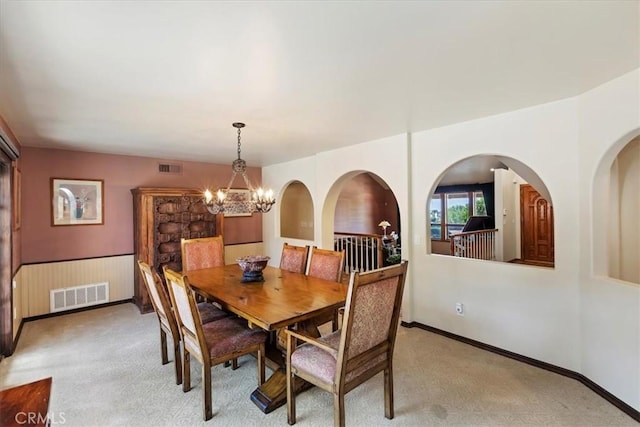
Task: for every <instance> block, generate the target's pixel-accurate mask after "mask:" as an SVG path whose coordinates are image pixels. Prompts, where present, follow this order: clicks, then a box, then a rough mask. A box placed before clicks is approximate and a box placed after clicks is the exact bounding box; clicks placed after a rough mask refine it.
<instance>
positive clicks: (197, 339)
mask: <svg viewBox="0 0 640 427" xmlns="http://www.w3.org/2000/svg"><path fill="white" fill-rule="evenodd" d="M163 269H164V278H165V280H166V281H167V287H168V288H169V295H171V302H172V303H173V307H174V309H175V312H176V320H177V322H178V328H179V330H180V335H181V336H182V342H183V343H184V345H185V346H186V348H188V351H189V353H192V354H194V355H195V356H196V357H197V358H198V359H200V360H202V357H204V356H208V354H209V352H208V351H207V350H206V344H205V340H204V333H203V331H202V319H200V313H199V312H198V306H197V304H196V300H195V296H194V293H193V290H192V289H191V286H190V285H189V280H188V279H187V276H184V275H181V274H178V273H176V272H175V271H173V270H171V269H170V268H168V267H167V266H166V265H165V266H164V267H163Z"/></svg>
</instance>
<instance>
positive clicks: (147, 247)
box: [131, 187, 223, 313]
mask: <svg viewBox="0 0 640 427" xmlns="http://www.w3.org/2000/svg"><path fill="white" fill-rule="evenodd" d="M131 193H132V194H133V219H134V220H133V236H134V238H133V245H134V252H135V259H134V262H137V260H139V259H140V260H142V261H144V262H146V263H147V264H149V265H150V266H152V268H154V269H155V270H156V271H157V272H158V273H160V275H162V267H163V266H164V265H168V266H169V268H171V269H172V270H176V271H181V270H182V256H181V252H180V239H182V238H185V239H191V238H197V237H211V236H217V235H220V234H222V221H223V215H222V214H218V215H214V214H211V213H209V211H208V210H207V208H206V206H205V205H204V203H203V202H202V192H201V191H199V190H194V189H191V188H156V187H138V188H134V189H132V190H131ZM133 301H134V303H135V304H136V305H137V306H138V308H139V309H140V312H141V313H147V312H150V311H153V306H152V305H151V301H150V299H149V295H148V293H147V290H146V288H145V286H144V282H143V281H142V277H141V276H140V271H139V269H138V266H137V265H136V266H135V268H134V296H133Z"/></svg>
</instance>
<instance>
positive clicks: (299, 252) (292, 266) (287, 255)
mask: <svg viewBox="0 0 640 427" xmlns="http://www.w3.org/2000/svg"><path fill="white" fill-rule="evenodd" d="M308 259H309V246H294V245H290V244H288V243H286V242H285V243H284V244H283V245H282V256H281V257H280V269H281V270H287V271H292V272H294V273H302V274H304V273H306V271H307V260H308Z"/></svg>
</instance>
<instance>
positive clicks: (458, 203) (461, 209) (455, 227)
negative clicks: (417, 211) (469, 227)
mask: <svg viewBox="0 0 640 427" xmlns="http://www.w3.org/2000/svg"><path fill="white" fill-rule="evenodd" d="M471 215H487V208H486V206H485V202H484V196H483V194H482V191H469V192H457V193H440V194H434V195H433V197H432V198H431V200H430V202H429V217H430V221H431V239H432V240H449V237H450V236H451V234H452V233H455V232H460V231H462V228H463V227H464V225H465V224H466V222H467V220H468V219H469V217H470V216H471Z"/></svg>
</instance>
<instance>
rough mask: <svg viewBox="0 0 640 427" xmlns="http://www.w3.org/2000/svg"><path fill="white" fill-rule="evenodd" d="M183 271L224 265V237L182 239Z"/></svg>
mask: <svg viewBox="0 0 640 427" xmlns="http://www.w3.org/2000/svg"><path fill="white" fill-rule="evenodd" d="M180 247H181V250H182V271H188V270H198V269H200V268H209V267H221V266H223V265H224V241H223V240H222V236H215V237H202V238H198V239H182V240H181V241H180Z"/></svg>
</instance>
